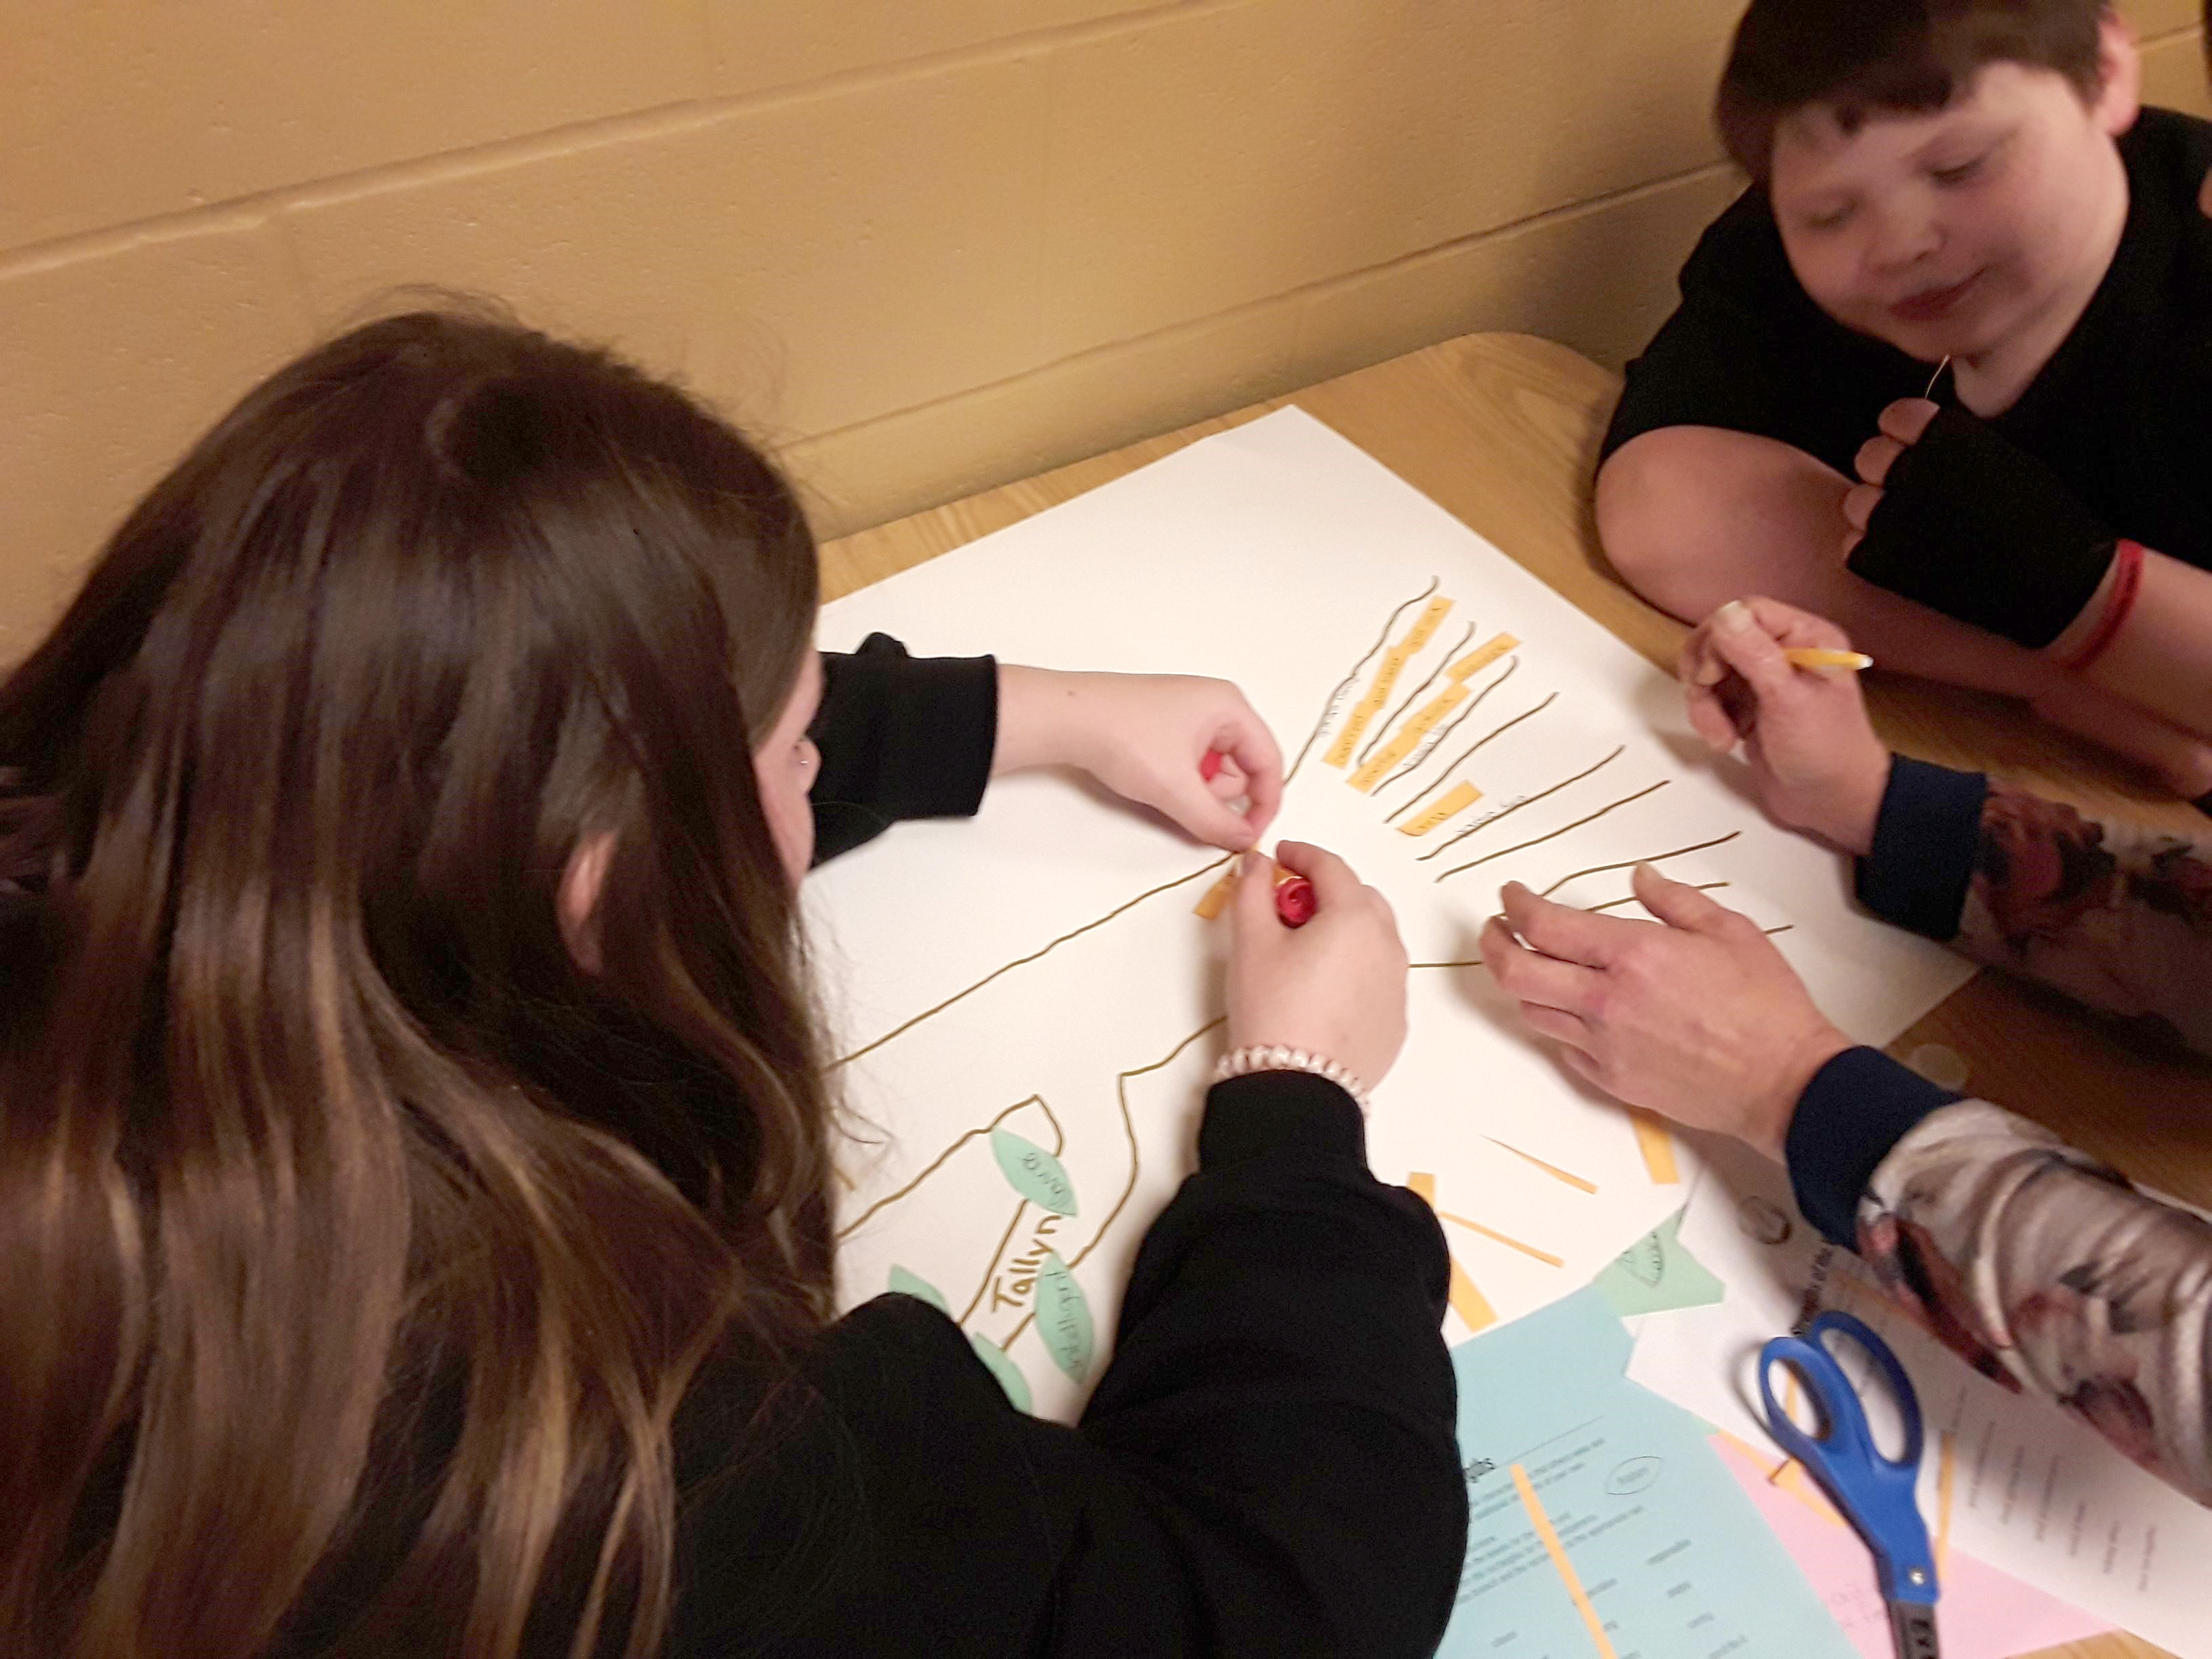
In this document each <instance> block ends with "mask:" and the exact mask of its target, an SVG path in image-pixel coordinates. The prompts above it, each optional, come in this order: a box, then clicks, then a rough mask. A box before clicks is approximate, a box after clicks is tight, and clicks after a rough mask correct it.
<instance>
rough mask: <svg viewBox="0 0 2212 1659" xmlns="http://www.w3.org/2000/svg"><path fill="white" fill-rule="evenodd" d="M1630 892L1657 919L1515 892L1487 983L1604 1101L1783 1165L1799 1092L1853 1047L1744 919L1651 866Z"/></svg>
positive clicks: (1509, 891) (1490, 938)
mask: <svg viewBox="0 0 2212 1659" xmlns="http://www.w3.org/2000/svg"><path fill="white" fill-rule="evenodd" d="M1635 887H1636V896H1637V897H1638V899H1640V900H1642V901H1643V903H1644V908H1645V909H1647V910H1649V911H1650V912H1651V914H1652V915H1655V916H1656V917H1658V918H1659V921H1658V922H1657V924H1656V925H1655V924H1654V923H1651V922H1648V921H1630V920H1628V919H1627V918H1626V917H1622V916H1605V915H1592V914H1591V913H1590V912H1589V911H1587V910H1577V909H1575V908H1572V907H1571V906H1569V905H1564V904H1553V903H1552V902H1548V901H1547V900H1545V899H1541V898H1538V897H1537V896H1535V894H1534V893H1532V892H1530V891H1529V890H1528V889H1527V888H1526V887H1523V886H1522V885H1521V884H1519V883H1518V882H1515V883H1512V884H1510V885H1508V886H1507V887H1506V888H1505V890H1504V893H1503V894H1502V895H1501V897H1502V899H1503V902H1504V906H1505V914H1504V916H1502V917H1497V918H1493V919H1492V921H1491V922H1490V924H1489V926H1487V927H1485V928H1484V929H1483V932H1482V959H1483V961H1484V962H1485V963H1487V964H1488V966H1489V969H1490V973H1491V977H1492V978H1493V979H1495V980H1496V981H1498V988H1499V989H1501V990H1503V991H1504V993H1505V994H1507V995H1508V996H1510V997H1512V998H1514V999H1515V1000H1517V1001H1518V1002H1519V1003H1520V1005H1521V1014H1522V1018H1524V1019H1526V1020H1527V1021H1528V1026H1529V1029H1530V1030H1534V1031H1538V1032H1541V1034H1542V1035H1544V1036H1548V1037H1552V1038H1555V1039H1556V1040H1557V1041H1558V1042H1559V1043H1560V1044H1561V1045H1562V1046H1563V1049H1564V1053H1565V1059H1566V1061H1567V1064H1568V1065H1570V1066H1572V1067H1573V1068H1574V1069H1575V1070H1576V1071H1577V1072H1579V1073H1582V1074H1583V1076H1584V1077H1586V1078H1588V1079H1589V1080H1590V1081H1591V1082H1593V1083H1595V1085H1597V1086H1598V1087H1599V1088H1601V1089H1602V1090H1604V1091H1606V1092H1607V1094H1609V1095H1613V1096H1614V1097H1616V1098H1618V1099H1620V1100H1624V1101H1626V1102H1627V1103H1629V1104H1630V1105H1632V1106H1642V1107H1645V1108H1647V1109H1650V1110H1652V1111H1655V1112H1658V1113H1661V1114H1662V1115H1665V1116H1668V1117H1670V1118H1673V1119H1674V1120H1675V1121H1677V1122H1680V1123H1685V1124H1687V1125H1688V1126H1689V1127H1692V1128H1693V1129H1717V1130H1719V1131H1721V1132H1722V1133H1724V1134H1731V1135H1734V1136H1735V1137H1736V1139H1739V1140H1742V1141H1746V1142H1748V1143H1749V1144H1750V1145H1751V1146H1754V1147H1756V1148H1758V1149H1759V1151H1761V1152H1765V1153H1766V1154H1767V1156H1769V1157H1770V1158H1775V1159H1776V1160H1778V1161H1779V1160H1780V1159H1781V1158H1782V1156H1783V1142H1784V1138H1785V1137H1786V1136H1787V1135H1788V1133H1789V1132H1790V1119H1791V1117H1793V1116H1794V1115H1796V1110H1797V1101H1798V1098H1799V1097H1800V1096H1802V1094H1803V1093H1804V1092H1805V1087H1806V1085H1808V1084H1809V1083H1810V1082H1812V1080H1813V1078H1814V1074H1815V1073H1818V1072H1819V1071H1820V1068H1821V1067H1822V1066H1825V1065H1826V1064H1827V1063H1828V1061H1830V1060H1832V1059H1834V1058H1835V1057H1836V1056H1837V1055H1838V1054H1841V1053H1842V1052H1843V1051H1844V1049H1846V1048H1850V1047H1851V1046H1852V1044H1851V1040H1850V1038H1849V1037H1847V1036H1844V1034H1843V1033H1842V1032H1841V1031H1839V1030H1837V1029H1836V1028H1835V1027H1834V1026H1832V1025H1831V1024H1828V1022H1827V1021H1826V1019H1825V1018H1822V1017H1821V1014H1820V1010H1819V1009H1818V1008H1816V1007H1814V1006H1813V1000H1812V998H1811V997H1809V996H1808V995H1807V994H1806V992H1805V987H1804V986H1803V985H1802V984H1801V983H1799V981H1798V979H1797V975H1796V974H1795V973H1793V972H1791V971H1790V964H1789V963H1787V962H1786V961H1784V959H1783V956H1782V953H1781V952H1780V951H1778V950H1776V949H1775V948H1774V945H1773V944H1772V942H1771V940H1769V939H1767V938H1766V936H1765V934H1763V933H1760V932H1759V927H1758V924H1756V923H1755V922H1753V921H1751V920H1750V919H1749V918H1748V917H1746V916H1741V915H1737V914H1736V913H1735V911H1733V910H1730V909H1728V908H1724V907H1723V906H1722V905H1719V904H1716V903H1715V902H1713V901H1712V900H1711V899H1710V898H1708V897H1706V896H1705V894H1703V893H1700V892H1699V891H1698V890H1697V889H1696V888H1694V887H1686V886H1684V885H1683V884H1681V883H1680V882H1674V881H1669V880H1668V879H1667V878H1666V877H1664V876H1662V875H1661V874H1660V873H1659V872H1657V871H1656V870H1655V869H1653V868H1652V867H1651V866H1650V865H1648V864H1646V865H1640V866H1638V867H1637V871H1636V875H1635ZM1516 934H1517V935H1518V936H1519V937H1518V938H1516V937H1515V936H1516ZM1523 940H1525V941H1526V943H1525V944H1524V943H1522V941H1523Z"/></svg>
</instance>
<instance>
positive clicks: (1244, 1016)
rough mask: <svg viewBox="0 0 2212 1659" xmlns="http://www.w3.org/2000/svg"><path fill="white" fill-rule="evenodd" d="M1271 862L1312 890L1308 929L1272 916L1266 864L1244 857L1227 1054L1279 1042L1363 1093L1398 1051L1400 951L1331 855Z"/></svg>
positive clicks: (1288, 853)
mask: <svg viewBox="0 0 2212 1659" xmlns="http://www.w3.org/2000/svg"><path fill="white" fill-rule="evenodd" d="M1274 862H1279V863H1280V864H1281V865H1282V866H1283V867H1284V868H1285V869H1288V870H1295V871H1297V872H1298V873H1299V874H1300V875H1302V876H1304V878H1306V879H1307V880H1309V881H1310V882H1311V883H1313V885H1314V897H1315V899H1316V902H1317V904H1316V909H1315V911H1314V915H1313V920H1312V921H1309V922H1307V923H1306V924H1305V925H1304V927H1298V928H1296V929H1293V928H1290V927H1285V926H1284V925H1283V921H1282V918H1281V917H1280V916H1279V915H1277V914H1276V911H1275V872H1274V867H1273V863H1272V862H1271V861H1270V860H1268V858H1267V855H1266V854H1263V853H1256V852H1255V853H1248V854H1245V855H1244V860H1243V866H1242V867H1241V868H1240V869H1239V871H1238V872H1237V896H1236V900H1235V902H1234V908H1233V909H1232V910H1231V924H1230V925H1231V929H1232V933H1231V948H1230V957H1229V1047H1230V1048H1231V1049H1232V1050H1234V1049H1237V1048H1253V1047H1266V1046H1269V1045H1273V1044H1277V1043H1279V1044H1281V1045H1282V1046H1283V1047H1285V1048H1304V1049H1305V1050H1306V1051H1307V1052H1308V1053H1309V1054H1318V1055H1320V1056H1322V1058H1323V1059H1325V1060H1334V1061H1335V1062H1336V1063H1337V1064H1338V1065H1340V1066H1343V1067H1344V1068H1345V1069H1346V1071H1348V1072H1350V1073H1352V1075H1353V1076H1354V1077H1356V1078H1358V1079H1359V1081H1360V1082H1361V1083H1362V1084H1363V1085H1365V1086H1366V1087H1368V1088H1370V1089H1371V1088H1373V1087H1374V1086H1375V1085H1376V1084H1378V1083H1380V1082H1381V1081H1382V1080H1383V1074H1384V1073H1387V1072H1388V1071H1389V1069H1390V1067H1391V1066H1393V1065H1395V1064H1396V1062H1397V1059H1398V1051H1399V1050H1400V1049H1401V1048H1404V1047H1405V1045H1406V975H1407V966H1406V947H1405V945H1404V943H1403V942H1402V941H1401V939H1399V937H1398V921H1397V918H1396V917H1395V915H1392V914H1391V911H1390V904H1389V900H1387V899H1385V898H1384V897H1383V895H1382V894H1380V893H1379V892H1377V891H1376V890H1375V889H1374V888H1372V887H1369V886H1367V885H1365V884H1363V883H1362V882H1361V881H1360V879H1359V878H1358V876H1357V875H1355V874H1353V873H1352V866H1350V865H1348V864H1346V862H1345V861H1344V860H1342V859H1340V858H1339V857H1337V856H1336V854H1334V853H1327V852H1323V851H1322V849H1321V848H1318V847H1309V846H1307V845H1306V844H1305V843H1304V842H1295V841H1286V842H1283V843H1282V845H1281V846H1279V847H1278V848H1276V849H1275V860H1274Z"/></svg>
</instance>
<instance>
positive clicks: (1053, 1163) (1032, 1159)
mask: <svg viewBox="0 0 2212 1659" xmlns="http://www.w3.org/2000/svg"><path fill="white" fill-rule="evenodd" d="M991 1152H992V1155H993V1156H994V1158H997V1159H998V1160H999V1170H1000V1173H1001V1174H1003V1175H1004V1176H1006V1184H1007V1185H1008V1186H1010V1187H1012V1188H1013V1189H1014V1190H1015V1191H1016V1192H1018V1193H1019V1194H1021V1195H1022V1196H1023V1197H1024V1198H1025V1199H1027V1200H1029V1201H1030V1203H1032V1204H1034V1205H1036V1206H1037V1208H1039V1209H1040V1210H1050V1211H1051V1212H1053V1213H1054V1215H1073V1214H1074V1213H1075V1183H1074V1182H1073V1181H1070V1180H1069V1179H1068V1178H1067V1171H1066V1170H1065V1169H1063V1168H1061V1167H1060V1160H1059V1159H1058V1158H1054V1156H1053V1155H1052V1154H1051V1153H1050V1152H1047V1151H1045V1149H1044V1148H1043V1147H1042V1146H1038V1145H1037V1144H1036V1142H1035V1141H1034V1140H1024V1139H1022V1137H1021V1136H1019V1135H1018V1134H1016V1133H1014V1132H1013V1131H1012V1129H994V1130H992V1131H991Z"/></svg>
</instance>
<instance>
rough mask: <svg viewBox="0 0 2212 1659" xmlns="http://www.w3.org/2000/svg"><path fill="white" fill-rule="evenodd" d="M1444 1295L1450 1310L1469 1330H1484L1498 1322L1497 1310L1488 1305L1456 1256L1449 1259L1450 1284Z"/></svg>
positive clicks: (1486, 1299) (1488, 1302)
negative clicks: (1449, 1304)
mask: <svg viewBox="0 0 2212 1659" xmlns="http://www.w3.org/2000/svg"><path fill="white" fill-rule="evenodd" d="M1446 1295H1447V1299H1448V1300H1449V1302H1450V1303H1451V1310H1452V1311H1453V1312H1454V1313H1455V1314H1457V1315H1458V1316H1460V1322H1461V1323H1462V1324H1463V1325H1465V1326H1466V1327H1467V1328H1468V1329H1469V1330H1470V1331H1486V1330H1488V1329H1489V1328H1491V1327H1492V1325H1495V1324H1496V1323H1497V1322H1498V1310H1497V1309H1495V1308H1493V1307H1492V1306H1491V1305H1490V1298H1489V1297H1486V1296H1485V1295H1484V1294H1483V1293H1482V1292H1481V1291H1479V1290H1477V1289H1476V1288H1475V1285H1474V1280H1473V1279H1469V1278H1468V1276H1467V1269H1466V1268H1464V1267H1461V1266H1460V1265H1459V1258H1458V1257H1457V1256H1454V1257H1453V1258H1452V1259H1451V1285H1450V1287H1449V1291H1447V1292H1446Z"/></svg>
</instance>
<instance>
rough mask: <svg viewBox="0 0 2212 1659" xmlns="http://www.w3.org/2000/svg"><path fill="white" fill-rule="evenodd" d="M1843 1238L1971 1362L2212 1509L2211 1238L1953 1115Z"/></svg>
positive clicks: (1911, 1153)
mask: <svg viewBox="0 0 2212 1659" xmlns="http://www.w3.org/2000/svg"><path fill="white" fill-rule="evenodd" d="M1857 1231H1858V1250H1859V1254H1860V1255H1862V1256H1863V1257H1864V1258H1865V1259H1866V1260H1867V1261H1868V1262H1869V1264H1870V1265H1871V1266H1872V1267H1874V1269H1875V1273H1876V1274H1877V1275H1878V1276H1879V1277H1880V1279H1881V1281H1882V1283H1883V1285H1885V1286H1886V1287H1887V1290H1888V1291H1889V1292H1890V1293H1891V1294H1892V1295H1893V1296H1894V1297H1896V1298H1897V1299H1898V1300H1899V1302H1901V1303H1903V1304H1906V1305H1907V1306H1908V1307H1910V1308H1911V1310H1913V1311H1914V1312H1916V1313H1917V1314H1918V1315H1919V1316H1920V1317H1921V1318H1922V1319H1923V1321H1924V1322H1926V1324H1927V1325H1928V1326H1929V1328H1930V1329H1932V1330H1933V1331H1934V1332H1935V1333H1936V1335H1937V1336H1939V1337H1941V1338H1942V1340H1943V1341H1944V1342H1945V1343H1946V1344H1947V1345H1948V1346H1950V1347H1951V1348H1953V1349H1954V1350H1955V1351H1956V1352H1959V1353H1960V1355H1961V1356H1963V1357H1964V1358H1966V1360H1967V1362H1968V1363H1969V1364H1972V1365H1974V1366H1975V1367H1976V1368H1977V1369H1978V1370H1982V1371H1984V1373H1986V1374H1987V1375H1989V1376H1992V1377H1995V1378H1996V1379H1998V1380H1999V1381H2001V1382H2003V1383H2007V1384H2008V1385H2009V1386H2012V1387H2014V1388H2016V1389H2027V1390H2028V1391H2031V1392H2033V1393H2036V1394H2042V1395H2049V1396H2050V1397H2051V1398H2052V1399H2053V1400H2055V1401H2057V1403H2058V1404H2059V1405H2061V1406H2062V1407H2064V1408H2065V1409H2067V1410H2068V1411H2070V1412H2073V1413H2076V1414H2078V1415H2079V1416H2081V1418H2082V1419H2085V1420H2086V1421H2087V1423H2088V1424H2089V1425H2091V1426H2092V1427H2093V1428H2094V1429H2096V1430H2097V1431H2098V1432H2100V1434H2102V1435H2103V1436H2104V1437H2106V1439H2107V1440H2109V1441H2111V1442H2112V1444H2113V1445H2115V1446H2117V1447H2118V1449H2120V1450H2121V1451H2123V1452H2124V1453H2125V1454H2126V1455H2128V1456H2129V1457H2130V1458H2132V1459H2134V1460H2135V1461H2136V1462H2137V1463H2140V1464H2141V1465H2142V1467H2143V1468H2147V1469H2148V1470H2149V1471H2150V1472H2151V1473H2152V1474H2156V1475H2158V1476H2159V1477H2160V1478H2161V1479H2162V1480H2166V1481H2167V1482H2169V1483H2170V1484H2172V1486H2176V1487H2178V1488H2179V1489H2180V1490H2181V1491H2183V1492H2186V1493H2188V1494H2189V1495H2190V1496H2191V1498H2195V1499H2196V1500H2197V1502H2198V1503H2200V1504H2212V1224H2208V1223H2207V1222H2205V1221H2203V1220H2202V1219H2200V1218H2197V1216H2195V1215H2193V1214H2191V1212H2188V1211H2185V1210H2181V1209H2178V1208H2176V1207H2175V1206H2172V1205H2169V1204H2162V1203H2160V1202H2159V1201H2158V1200H2154V1199H2152V1198H2148V1197H2146V1196H2145V1195H2143V1194H2141V1193H2138V1192H2137V1191H2136V1190H2135V1188H2132V1187H2130V1185H2129V1184H2128V1182H2126V1180H2125V1179H2124V1178H2123V1177H2122V1176H2119V1175H2118V1174H2117V1173H2115V1172H2114V1171H2113V1170H2109V1169H2106V1168H2105V1167H2104V1166H2103V1165H2101V1164H2098V1163H2097V1162H2096V1161H2095V1160H2094V1159H2093V1158H2089V1157H2087V1155H2086V1154H2084V1153H2082V1152H2077V1151H2075V1149H2073V1148H2072V1147H2070V1146H2066V1145H2065V1144H2064V1143H2063V1142H2062V1141H2060V1140H2059V1139H2057V1137H2056V1136H2054V1135H2052V1134H2051V1133H2050V1132H2049V1131H2047V1130H2045V1129H2043V1128H2040V1127H2037V1126H2036V1125H2035V1124H2033V1123H2030V1122H2028V1121H2026V1120H2025V1119H2022V1118H2019V1117H2015V1116H2014V1115H2012V1114H2011V1113H2009V1112H2005V1111H2001V1110H1999V1109H1997V1108H1996V1107H1995V1106H1992V1105H1990V1104H1989V1103H1987V1102H1986V1101H1979V1100H1964V1101H1957V1102H1954V1103H1951V1104H1948V1105H1944V1106H1942V1107H1940V1108H1939V1109H1936V1110H1935V1111H1933V1112H1930V1113H1929V1115H1926V1116H1924V1117H1923V1118H1921V1119H1920V1121H1919V1122H1918V1124H1917V1127H1913V1128H1912V1129H1911V1130H1909V1131H1907V1132H1906V1133H1905V1135H1904V1137H1903V1138H1902V1139H1899V1141H1897V1143H1896V1144H1895V1145H1894V1146H1893V1147H1892V1148H1891V1149H1890V1151H1889V1152H1888V1154H1887V1156H1886V1157H1884V1158H1882V1159H1881V1163H1880V1164H1878V1165H1877V1166H1876V1167H1875V1171H1874V1174H1873V1176H1872V1178H1871V1179H1870V1180H1869V1182H1868V1183H1867V1187H1866V1190H1865V1192H1864V1194H1863V1197H1862V1198H1861V1199H1860V1200H1859V1205H1858V1215H1857Z"/></svg>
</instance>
